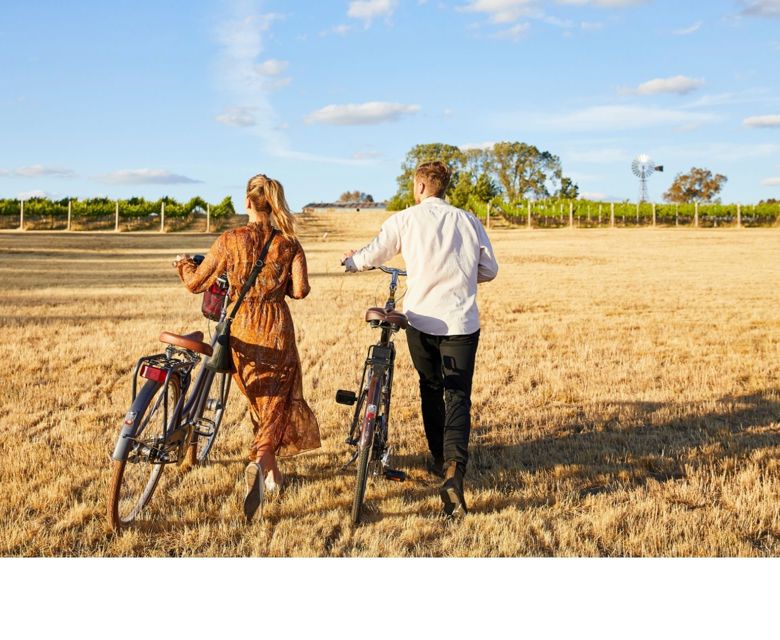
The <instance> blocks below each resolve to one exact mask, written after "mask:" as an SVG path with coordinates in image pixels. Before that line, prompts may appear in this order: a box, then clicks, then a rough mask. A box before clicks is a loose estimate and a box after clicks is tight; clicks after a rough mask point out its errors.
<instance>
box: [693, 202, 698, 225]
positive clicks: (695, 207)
mask: <svg viewBox="0 0 780 640" xmlns="http://www.w3.org/2000/svg"><path fill="white" fill-rule="evenodd" d="M693 226H694V227H698V226H699V203H698V202H696V203H694V205H693Z"/></svg>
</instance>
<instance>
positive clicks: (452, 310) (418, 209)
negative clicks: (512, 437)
mask: <svg viewBox="0 0 780 640" xmlns="http://www.w3.org/2000/svg"><path fill="white" fill-rule="evenodd" d="M449 181H450V172H449V169H448V168H447V166H446V165H445V164H444V163H443V162H438V161H437V162H426V163H424V164H421V165H420V166H418V167H417V169H416V171H415V174H414V201H415V203H416V206H414V207H410V208H408V209H406V210H405V211H402V212H400V213H397V214H395V215H393V216H391V217H390V218H388V219H387V220H386V221H385V223H384V224H383V225H382V229H381V230H380V232H379V235H378V236H377V237H376V238H375V239H374V240H373V241H372V242H371V243H370V244H369V245H368V246H366V247H364V248H363V249H361V250H360V251H355V250H352V251H349V252H347V253H346V254H344V258H343V260H342V262H343V264H344V265H345V266H346V268H347V271H351V272H355V271H363V270H365V269H370V268H371V267H377V266H379V265H382V264H384V263H385V262H386V261H388V260H390V258H392V257H393V256H395V255H396V254H398V253H399V252H400V253H402V254H403V257H404V261H405V262H406V271H407V273H408V277H407V291H406V297H405V299H404V311H405V313H406V316H407V317H408V319H409V328H408V330H407V332H406V337H407V342H408V344H409V353H410V354H411V357H412V362H413V363H414V367H415V369H417V373H418V374H419V376H420V400H421V403H422V416H423V424H424V426H425V436H426V438H427V439H428V448H429V449H430V452H431V456H432V460H431V461H429V463H428V470H429V471H430V472H431V473H433V474H435V475H437V476H438V477H440V478H442V479H443V480H444V483H443V485H442V487H441V490H440V492H439V493H440V495H441V498H442V502H443V503H444V512H445V514H446V515H447V516H451V517H456V518H459V517H463V516H464V515H465V514H466V501H465V499H464V497H463V478H464V476H465V473H466V463H467V462H468V442H469V432H470V430H471V380H472V377H473V375H474V361H475V358H476V354H477V344H478V342H479V331H480V325H479V311H478V309H477V283H478V282H488V281H489V280H493V278H495V277H496V274H497V273H498V264H497V263H496V259H495V257H494V255H493V247H492V246H491V244H490V240H489V239H488V237H487V233H485V229H484V228H483V226H482V223H480V221H479V220H478V219H477V218H476V217H475V216H474V215H473V214H471V213H468V212H467V211H463V210H461V209H458V208H456V207H453V206H451V205H449V204H447V203H446V202H445V201H444V200H443V199H442V198H443V197H444V194H445V192H446V190H447V186H448V184H449Z"/></svg>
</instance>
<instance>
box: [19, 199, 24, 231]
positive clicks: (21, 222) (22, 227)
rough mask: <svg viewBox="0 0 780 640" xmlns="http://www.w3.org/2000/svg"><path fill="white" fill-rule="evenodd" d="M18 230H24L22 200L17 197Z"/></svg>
mask: <svg viewBox="0 0 780 640" xmlns="http://www.w3.org/2000/svg"><path fill="white" fill-rule="evenodd" d="M19 231H24V200H23V199H22V198H20V199H19Z"/></svg>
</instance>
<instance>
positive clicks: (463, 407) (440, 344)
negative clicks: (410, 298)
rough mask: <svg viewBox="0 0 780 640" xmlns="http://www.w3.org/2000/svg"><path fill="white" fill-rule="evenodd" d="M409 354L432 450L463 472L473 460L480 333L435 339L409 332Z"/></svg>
mask: <svg viewBox="0 0 780 640" xmlns="http://www.w3.org/2000/svg"><path fill="white" fill-rule="evenodd" d="M406 340H407V343H408V344H409V353H410V354H411V356H412V362H413V363H414V368H415V369H417V373H418V374H419V375H420V401H421V403H422V417H423V425H424V426H425V436H426V438H427V439H428V448H429V449H430V451H431V454H432V455H433V457H434V458H437V459H440V460H442V459H443V460H444V461H445V463H448V462H452V461H454V462H456V463H457V465H458V468H459V469H460V471H461V472H462V473H465V472H466V463H467V462H468V459H469V433H470V432H471V380H472V378H473V377H474V361H475V359H476V356H477V345H478V343H479V331H477V332H476V333H472V334H470V335H464V336H433V335H430V334H428V333H422V332H421V331H418V330H417V329H415V328H413V327H409V328H408V329H407V330H406Z"/></svg>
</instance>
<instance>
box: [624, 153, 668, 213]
mask: <svg viewBox="0 0 780 640" xmlns="http://www.w3.org/2000/svg"><path fill="white" fill-rule="evenodd" d="M631 170H632V171H633V172H634V175H635V176H636V177H637V178H639V202H647V200H648V198H647V180H648V178H649V177H650V176H651V175H653V174H654V173H655V172H656V171H658V172H659V173H660V172H663V170H664V168H663V166H657V165H656V164H655V162H653V159H652V158H651V157H650V156H648V155H645V154H642V155H641V156H637V157H636V158H634V161H633V162H632V163H631Z"/></svg>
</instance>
